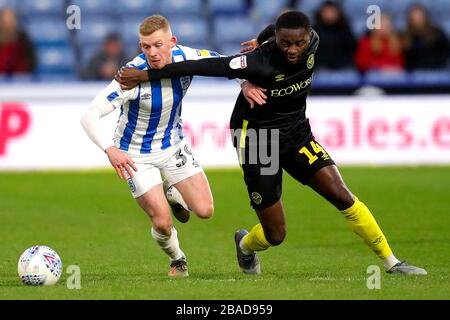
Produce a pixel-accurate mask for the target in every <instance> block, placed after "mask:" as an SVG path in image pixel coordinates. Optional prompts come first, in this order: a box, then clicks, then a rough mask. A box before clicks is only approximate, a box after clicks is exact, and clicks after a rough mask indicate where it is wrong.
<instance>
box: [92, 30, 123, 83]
mask: <svg viewBox="0 0 450 320" xmlns="http://www.w3.org/2000/svg"><path fill="white" fill-rule="evenodd" d="M127 62H128V59H127V56H126V54H125V51H124V49H123V44H122V40H121V39H120V36H119V35H118V34H116V33H111V34H109V35H108V36H107V37H106V39H105V41H104V42H103V46H102V49H101V50H100V51H99V52H97V53H96V54H95V55H94V56H93V57H92V58H91V59H90V60H89V63H88V65H87V68H86V70H85V72H84V78H85V79H88V80H111V78H114V76H115V74H116V72H117V70H118V69H119V68H120V67H121V66H123V65H125V64H126V63H127Z"/></svg>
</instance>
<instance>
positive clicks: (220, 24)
mask: <svg viewBox="0 0 450 320" xmlns="http://www.w3.org/2000/svg"><path fill="white" fill-rule="evenodd" d="M259 31H260V30H258V29H257V25H256V24H255V22H253V21H252V20H251V19H249V18H248V16H246V15H234V16H231V17H229V16H226V15H225V16H222V15H220V16H217V17H216V19H214V39H215V40H216V43H217V44H219V43H220V44H223V43H226V42H234V43H240V42H242V41H245V40H250V39H253V38H255V37H256V36H257V35H258V32H259Z"/></svg>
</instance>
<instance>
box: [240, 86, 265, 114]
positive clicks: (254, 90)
mask: <svg viewBox="0 0 450 320" xmlns="http://www.w3.org/2000/svg"><path fill="white" fill-rule="evenodd" d="M241 88H242V93H243V94H244V97H245V99H246V100H247V101H248V103H250V108H251V109H253V107H254V106H255V103H257V104H259V105H263V104H265V103H266V99H267V96H266V95H265V94H264V91H267V89H263V88H261V87H258V86H257V85H254V84H253V83H250V82H248V81H244V82H243V83H242V84H241Z"/></svg>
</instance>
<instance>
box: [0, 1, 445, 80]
mask: <svg viewBox="0 0 450 320" xmlns="http://www.w3.org/2000/svg"><path fill="white" fill-rule="evenodd" d="M73 4H75V5H78V6H79V8H80V13H81V15H80V16H79V17H78V18H79V19H80V28H79V29H78V28H76V29H74V30H71V29H70V28H68V25H67V24H66V22H67V19H68V17H71V15H70V14H71V12H70V11H68V10H67V8H68V7H69V6H70V5H73ZM371 4H375V5H378V6H379V8H380V9H381V13H382V15H381V28H379V29H373V30H368V29H367V27H366V23H367V20H368V18H369V16H370V13H367V8H368V6H369V5H371ZM288 8H294V9H297V10H300V11H303V12H305V13H306V14H308V15H309V17H310V19H311V21H312V24H313V26H314V29H315V30H316V31H317V33H318V34H319V36H320V46H319V50H318V53H317V57H316V59H315V60H316V63H317V67H318V69H319V71H318V72H317V75H316V81H315V82H316V83H315V84H316V85H318V86H321V85H323V86H325V87H326V86H327V85H333V83H334V84H336V83H338V84H339V85H340V86H346V85H350V86H355V87H357V86H358V85H359V84H361V83H362V82H367V81H369V82H370V81H372V82H373V83H374V84H381V86H383V85H386V84H387V85H394V86H395V85H402V84H408V85H410V84H414V83H415V82H414V81H415V80H417V82H419V83H420V84H422V85H423V83H424V82H423V79H426V81H425V82H426V83H427V84H429V85H436V86H442V85H443V86H448V85H450V75H449V70H450V59H449V56H450V45H449V37H450V24H449V22H450V1H439V0H436V1H424V0H399V1H387V0H373V1H360V0H341V1H317V0H297V1H295V0H231V1H219V0H174V1H155V0H153V1H152V0H145V1H144V0H132V1H128V0H119V1H117V2H116V3H115V5H114V6H111V4H110V3H109V2H108V1H106V0H89V1H88V0H73V1H67V0H42V1H32V0H0V81H11V80H12V81H14V80H19V81H23V80H30V81H49V80H57V81H61V80H63V81H65V80H75V81H76V80H103V79H111V78H112V76H113V75H114V73H115V70H117V68H118V67H119V66H120V65H123V64H124V63H125V62H126V61H127V60H130V59H132V58H133V57H134V56H135V55H136V53H137V52H139V48H138V45H137V43H138V40H137V36H136V30H137V26H138V25H139V23H140V22H141V21H142V19H143V18H144V17H146V16H148V15H151V14H155V13H159V14H163V15H165V16H167V17H168V18H169V19H170V20H171V21H173V23H172V28H173V29H174V30H173V31H174V34H176V35H177V37H178V41H179V43H180V44H183V45H187V46H191V47H194V48H200V49H212V50H215V51H217V52H220V53H221V54H225V55H230V54H235V53H238V52H239V50H240V43H241V42H242V41H245V40H248V39H251V38H255V37H256V35H257V34H258V32H259V31H261V30H262V29H263V28H264V27H265V26H266V25H267V24H269V23H271V22H273V21H274V20H275V19H276V17H277V16H278V15H279V13H281V12H283V11H285V10H286V9H288ZM72 18H73V16H72ZM75 18H77V17H75ZM321 70H322V71H323V72H321ZM386 71H387V72H386ZM419 80H420V81H419Z"/></svg>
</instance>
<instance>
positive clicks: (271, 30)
mask: <svg viewBox="0 0 450 320" xmlns="http://www.w3.org/2000/svg"><path fill="white" fill-rule="evenodd" d="M274 36H275V24H273V23H272V24H269V25H268V26H267V27H266V28H265V29H264V30H263V31H261V33H260V34H259V35H258V38H256V41H258V44H262V43H263V42H264V41H267V40H269V39H270V38H272V37H274Z"/></svg>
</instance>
